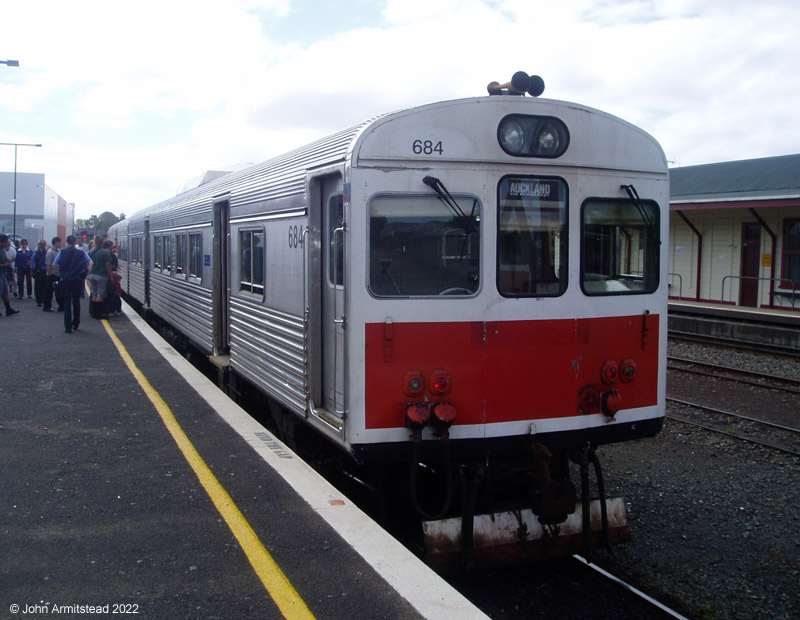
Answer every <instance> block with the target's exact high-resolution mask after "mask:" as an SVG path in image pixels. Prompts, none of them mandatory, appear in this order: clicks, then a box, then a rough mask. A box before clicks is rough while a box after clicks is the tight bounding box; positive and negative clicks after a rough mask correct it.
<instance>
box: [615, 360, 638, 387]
mask: <svg viewBox="0 0 800 620" xmlns="http://www.w3.org/2000/svg"><path fill="white" fill-rule="evenodd" d="M635 376H636V364H635V363H634V362H633V360H632V359H624V360H622V363H621V364H620V365H619V378H620V380H622V381H624V382H625V383H628V382H630V381H633V378H634V377H635Z"/></svg>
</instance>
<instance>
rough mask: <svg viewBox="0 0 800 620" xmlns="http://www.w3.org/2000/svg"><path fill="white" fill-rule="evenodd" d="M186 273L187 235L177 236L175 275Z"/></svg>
mask: <svg viewBox="0 0 800 620" xmlns="http://www.w3.org/2000/svg"><path fill="white" fill-rule="evenodd" d="M185 273H186V235H175V275H183V274H185Z"/></svg>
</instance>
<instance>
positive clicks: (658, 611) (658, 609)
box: [572, 555, 687, 620]
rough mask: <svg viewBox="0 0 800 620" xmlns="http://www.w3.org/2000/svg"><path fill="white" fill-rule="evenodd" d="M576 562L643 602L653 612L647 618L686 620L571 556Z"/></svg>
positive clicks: (603, 571) (590, 564)
mask: <svg viewBox="0 0 800 620" xmlns="http://www.w3.org/2000/svg"><path fill="white" fill-rule="evenodd" d="M572 557H573V558H574V559H575V560H576V561H577V562H580V563H581V564H583V565H584V566H585V567H586V568H587V569H590V570H593V571H594V572H595V573H597V574H598V575H600V576H602V577H603V578H604V579H606V580H608V581H610V582H611V583H613V584H614V585H615V586H617V587H618V588H620V589H622V590H624V591H625V592H626V593H627V594H628V595H629V596H633V597H635V598H636V599H637V600H639V601H643V602H644V603H645V604H646V605H648V606H650V607H651V608H652V610H653V612H652V614H649V615H648V617H649V618H675V619H677V620H687V619H686V617H685V616H682V615H681V614H679V613H678V612H677V611H675V610H674V609H672V608H670V607H667V606H666V605H664V604H663V603H661V602H659V601H657V600H656V599H654V598H653V597H651V596H649V595H648V594H645V593H644V592H642V591H641V590H639V589H638V588H636V587H634V586H632V585H631V584H629V583H628V582H626V581H624V580H623V579H620V578H619V577H617V576H616V575H613V574H612V573H610V572H608V571H607V570H605V569H604V568H602V567H600V566H598V565H597V564H595V563H593V562H589V561H587V560H586V558H584V557H583V556H580V555H574V556H572Z"/></svg>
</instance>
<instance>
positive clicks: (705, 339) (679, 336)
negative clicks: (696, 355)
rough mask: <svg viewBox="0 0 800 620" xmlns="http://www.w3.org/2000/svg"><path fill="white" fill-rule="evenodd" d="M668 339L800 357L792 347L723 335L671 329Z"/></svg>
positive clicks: (799, 353) (794, 357)
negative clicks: (746, 340)
mask: <svg viewBox="0 0 800 620" xmlns="http://www.w3.org/2000/svg"><path fill="white" fill-rule="evenodd" d="M668 339H669V340H670V341H681V342H688V343H692V344H700V345H713V346H718V347H725V348H728V349H735V350H737V351H749V352H754V353H769V354H770V355H780V356H783V357H789V358H792V359H800V351H798V350H797V349H793V348H790V347H781V346H778V345H773V344H760V343H757V342H745V341H742V340H733V339H731V338H724V337H721V336H706V335H701V334H693V333H689V332H679V331H675V330H670V331H669V336H668Z"/></svg>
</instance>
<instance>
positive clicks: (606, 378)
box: [600, 360, 619, 385]
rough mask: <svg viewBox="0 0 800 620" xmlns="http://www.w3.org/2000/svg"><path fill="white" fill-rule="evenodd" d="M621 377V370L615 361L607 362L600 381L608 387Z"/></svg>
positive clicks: (604, 364)
mask: <svg viewBox="0 0 800 620" xmlns="http://www.w3.org/2000/svg"><path fill="white" fill-rule="evenodd" d="M618 377H619V368H618V367H617V363H616V362H615V361H614V360H606V361H605V362H604V363H603V368H602V369H601V370H600V379H602V381H603V383H605V384H606V385H611V384H613V383H614V382H615V381H616V380H617V378H618Z"/></svg>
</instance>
